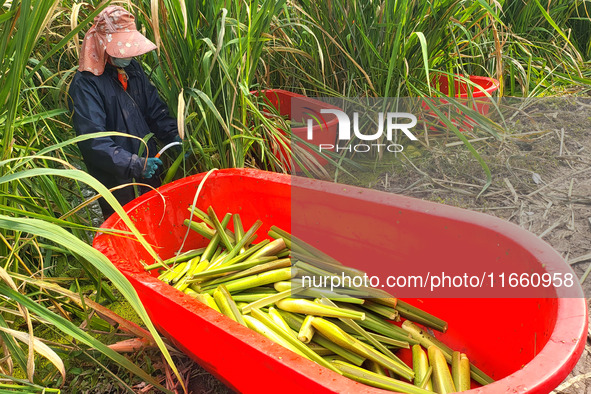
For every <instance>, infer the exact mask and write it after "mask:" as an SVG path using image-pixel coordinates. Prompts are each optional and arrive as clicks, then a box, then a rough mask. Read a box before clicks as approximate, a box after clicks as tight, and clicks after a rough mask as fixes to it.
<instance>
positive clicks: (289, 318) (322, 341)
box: [277, 310, 365, 365]
mask: <svg viewBox="0 0 591 394" xmlns="http://www.w3.org/2000/svg"><path fill="white" fill-rule="evenodd" d="M277 312H278V313H279V314H280V315H281V317H283V319H284V321H285V322H286V323H287V324H288V325H289V327H291V329H292V330H293V331H296V332H299V331H300V329H301V327H302V324H303V323H304V318H303V317H300V316H299V315H296V314H294V313H291V312H286V311H282V310H277ZM296 338H297V336H296ZM312 343H317V344H318V345H320V346H323V347H325V348H327V349H329V350H331V351H332V352H334V353H335V354H338V355H339V356H341V357H343V358H344V359H346V360H348V361H350V362H352V363H353V364H355V365H361V364H363V361H365V357H361V356H360V355H358V354H357V353H353V352H351V351H349V350H347V349H345V348H342V347H341V346H339V345H337V344H336V343H334V342H331V341H330V340H329V339H328V338H326V337H325V336H323V335H322V334H320V333H318V332H317V333H316V334H315V335H314V340H313V341H312Z"/></svg>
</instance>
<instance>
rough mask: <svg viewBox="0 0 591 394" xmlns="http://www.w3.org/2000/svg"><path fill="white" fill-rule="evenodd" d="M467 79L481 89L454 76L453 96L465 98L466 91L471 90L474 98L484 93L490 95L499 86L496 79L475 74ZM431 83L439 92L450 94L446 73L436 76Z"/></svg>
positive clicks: (468, 95)
mask: <svg viewBox="0 0 591 394" xmlns="http://www.w3.org/2000/svg"><path fill="white" fill-rule="evenodd" d="M469 79H470V82H472V83H474V84H476V85H478V86H479V87H480V88H482V89H479V88H477V87H474V86H472V85H470V84H468V83H467V82H465V81H462V80H460V79H459V78H457V77H455V78H454V92H455V97H458V98H465V99H467V98H469V97H470V94H469V93H468V92H471V95H472V97H475V98H477V97H487V96H486V93H488V94H489V95H491V96H492V94H493V93H494V92H496V91H497V90H498V89H499V86H500V85H499V81H497V80H496V79H494V78H489V77H478V76H476V75H470V76H469ZM433 83H434V85H435V86H436V88H437V90H439V91H440V92H441V93H443V94H446V95H449V94H450V90H449V80H448V77H447V75H439V76H438V77H437V78H436V80H435V81H433ZM483 90H484V91H483ZM484 92H486V93H484Z"/></svg>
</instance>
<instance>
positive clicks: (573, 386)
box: [368, 97, 591, 394]
mask: <svg viewBox="0 0 591 394" xmlns="http://www.w3.org/2000/svg"><path fill="white" fill-rule="evenodd" d="M590 104H591V100H588V99H581V98H573V97H570V98H561V99H558V100H548V101H546V100H544V101H539V102H536V103H534V104H532V105H530V106H528V107H527V108H526V109H525V110H524V111H523V112H515V111H512V112H508V113H507V114H506V120H507V124H506V133H505V134H503V135H502V136H501V140H497V139H493V138H488V139H481V140H478V141H474V142H473V146H474V147H475V148H476V149H477V151H478V152H479V154H480V155H481V156H482V158H483V159H484V161H485V162H486V163H487V164H488V166H489V168H490V170H491V173H492V184H491V185H490V187H489V188H488V189H487V190H486V191H485V192H484V193H482V194H481V195H479V193H480V192H481V190H482V187H483V185H484V183H485V181H484V180H485V179H486V178H485V175H484V171H483V170H482V168H481V167H480V165H479V164H478V163H477V161H476V160H475V159H474V158H473V157H472V156H471V155H470V153H469V152H468V151H467V149H466V148H465V147H464V146H463V145H461V144H460V145H457V144H456V143H455V141H457V138H451V136H446V135H444V134H439V135H432V136H431V139H430V142H429V146H428V147H427V146H426V144H423V146H422V147H419V148H418V149H410V150H408V149H407V150H405V152H406V154H403V155H401V157H400V158H399V159H400V160H398V161H396V162H395V163H392V164H391V168H389V169H384V170H383V171H382V172H381V173H380V175H379V177H377V178H376V179H375V180H374V181H373V184H372V185H368V186H371V187H373V188H375V189H380V190H384V191H387V192H392V193H399V194H404V195H407V196H412V197H418V198H422V199H427V200H431V201H436V202H440V203H443V204H449V205H454V206H458V207H462V208H466V209H470V210H475V211H480V212H485V213H487V214H490V215H494V216H497V217H500V218H502V219H505V220H508V221H511V222H513V223H515V224H517V225H519V226H521V227H522V228H524V229H527V230H529V231H531V232H533V233H534V234H537V235H538V236H539V237H540V238H542V239H543V240H545V241H546V242H548V243H549V244H550V245H551V246H552V247H554V249H556V250H557V251H558V252H559V253H560V254H561V255H562V256H563V257H564V259H565V260H566V261H567V262H568V263H569V264H571V267H572V268H573V270H574V272H575V273H576V275H577V276H578V277H579V278H580V280H582V281H583V283H582V285H583V289H584V291H585V294H586V297H587V298H589V297H591V278H587V275H588V274H589V272H590V271H591V105H590ZM482 137H483V136H482V135H475V136H473V137H472V138H474V139H478V138H482ZM485 137H486V136H485ZM423 141H425V138H424V136H423ZM588 304H589V299H588ZM590 344H591V342H589V340H588V342H587V345H586V349H585V351H584V353H583V355H582V357H581V359H580V361H579V362H578V364H577V365H576V367H575V368H574V370H573V371H572V373H571V374H570V375H569V376H568V378H567V379H566V380H565V381H564V382H563V383H562V384H561V385H560V386H559V387H558V388H557V389H556V390H555V392H556V393H565V394H574V393H590V394H591V346H590Z"/></svg>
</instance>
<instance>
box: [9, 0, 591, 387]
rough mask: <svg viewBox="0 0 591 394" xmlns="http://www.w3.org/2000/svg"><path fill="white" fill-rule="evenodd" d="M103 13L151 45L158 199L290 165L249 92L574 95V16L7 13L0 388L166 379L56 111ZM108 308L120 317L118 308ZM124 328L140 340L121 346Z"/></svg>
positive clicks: (13, 6)
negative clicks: (493, 86)
mask: <svg viewBox="0 0 591 394" xmlns="http://www.w3.org/2000/svg"><path fill="white" fill-rule="evenodd" d="M108 4H120V5H123V6H125V7H128V8H129V9H130V11H132V12H133V13H134V14H135V15H136V20H137V23H138V29H140V30H141V31H143V32H145V34H146V36H147V37H149V38H150V39H151V40H152V41H154V42H155V43H156V44H157V45H158V50H157V51H153V52H152V53H149V54H147V55H144V56H143V57H142V58H141V59H139V60H141V62H142V64H143V66H144V68H145V70H146V72H147V73H148V74H149V76H150V78H151V80H152V81H153V83H154V84H155V85H156V86H157V88H158V90H159V92H160V94H161V97H162V98H163V99H164V100H165V101H166V102H167V103H168V105H169V107H170V111H171V113H172V114H173V115H174V116H175V117H177V118H178V120H179V124H180V125H182V127H183V132H184V135H185V139H186V142H185V149H186V150H187V151H189V152H191V155H190V156H189V158H188V159H186V160H184V159H183V158H182V157H179V159H177V160H176V161H177V163H176V164H175V165H173V162H174V161H175V158H172V157H168V158H165V160H166V168H172V170H171V171H169V172H168V173H167V174H165V179H164V181H165V182H167V181H170V180H172V179H178V178H180V177H183V176H187V175H190V174H195V173H199V172H203V171H207V170H209V169H212V168H228V167H255V168H261V169H266V170H272V171H279V172H287V171H288V168H286V167H285V165H284V164H283V163H282V161H281V160H280V159H279V158H278V157H276V156H275V155H274V154H273V153H274V152H276V151H277V147H278V144H279V145H282V146H283V147H284V148H285V149H288V150H289V138H288V137H286V136H284V135H283V134H282V133H280V132H279V131H278V128H281V127H283V128H284V129H288V125H286V123H285V119H282V118H281V117H269V116H268V115H267V113H268V112H269V111H272V109H270V108H269V107H268V105H267V104H265V103H264V102H263V100H261V99H260V98H258V97H257V96H256V95H255V94H253V93H251V92H253V91H257V90H261V89H270V88H279V89H285V90H289V91H293V92H297V93H301V94H304V95H307V96H330V97H398V96H410V97H421V96H437V95H441V94H440V93H438V92H437V90H436V89H435V88H434V87H433V86H432V84H431V81H432V80H433V79H432V78H433V76H434V75H448V76H451V75H454V74H456V75H461V76H468V75H480V76H489V77H493V78H496V79H497V80H499V81H500V83H501V85H500V89H499V90H498V92H497V95H498V96H519V97H545V96H556V95H567V94H568V95H588V92H589V89H590V88H591V18H590V12H591V3H590V2H589V1H588V0H506V1H505V0H478V1H467V0H433V1H422V0H383V1H354V0H332V1H323V2H316V1H311V0H247V1H221V0H211V1H205V0H202V1H184V0H180V1H179V0H161V1H158V0H151V1H147V0H143V1H139V2H127V1H118V2H115V1H112V2H109V1H107V2H98V1H88V2H74V1H72V0H62V1H46V0H12V1H8V2H6V3H5V4H4V5H3V6H1V7H0V101H1V102H2V107H1V108H0V129H1V132H0V155H1V157H0V277H1V279H2V280H1V281H0V294H2V296H3V297H2V299H1V300H0V340H1V350H0V389H3V388H6V389H11V390H13V391H16V392H19V391H20V392H43V390H45V391H46V392H52V391H51V390H54V389H59V388H60V387H62V388H64V391H65V392H68V393H76V392H93V391H92V388H93V387H99V386H97V385H102V384H103V383H104V382H109V383H108V384H110V385H111V387H112V388H113V390H122V391H124V390H127V391H131V392H133V391H134V389H133V386H134V385H137V384H138V383H140V382H147V383H148V384H152V385H154V386H155V387H158V388H160V389H161V390H164V387H163V386H162V384H163V383H162V381H161V380H158V379H157V377H158V376H163V375H164V371H165V368H171V369H170V371H172V375H174V374H175V373H178V372H177V369H178V368H176V367H175V366H174V365H175V364H174V363H173V359H172V357H173V355H171V354H170V353H171V352H170V351H168V350H166V349H165V347H164V344H163V342H162V340H161V339H160V338H159V337H158V335H157V334H156V331H155V329H154V327H153V326H152V325H151V323H150V322H149V319H148V317H147V315H146V313H145V311H144V309H143V307H142V306H141V303H140V302H139V300H138V299H137V296H136V295H135V293H134V292H133V291H132V289H131V287H130V284H129V283H128V282H127V281H126V280H125V279H124V278H123V276H122V275H121V274H119V273H118V271H116V270H115V269H114V268H113V267H112V266H111V264H110V263H109V262H108V261H107V260H106V259H105V258H104V257H103V256H102V254H100V253H98V252H97V251H95V250H94V249H92V248H91V247H90V246H89V245H90V243H91V240H92V237H93V235H94V233H95V232H96V230H97V228H96V227H97V225H98V224H100V219H99V218H98V217H97V213H96V210H95V209H93V204H96V203H95V201H96V199H97V198H98V196H104V197H105V198H107V199H108V200H109V201H111V202H112V203H113V205H114V206H115V207H116V210H117V211H118V212H119V213H120V214H121V216H122V217H124V218H126V220H127V223H128V225H129V228H130V229H131V231H132V232H134V231H135V234H136V235H137V236H138V238H140V239H141V240H143V238H142V236H141V234H139V233H138V232H137V230H135V227H134V226H133V223H132V222H131V221H130V220H129V219H128V218H127V217H126V215H125V214H124V212H123V210H122V208H121V207H120V206H119V205H118V204H117V202H116V200H115V199H114V198H113V197H112V195H111V193H110V192H109V191H108V190H107V189H106V188H104V186H102V185H101V184H100V183H98V182H97V181H96V180H95V179H93V178H92V177H90V176H89V175H88V174H87V173H86V172H85V170H84V165H83V163H82V160H81V155H80V152H79V150H78V148H77V146H76V142H77V141H79V140H80V138H79V137H78V138H77V137H76V135H75V133H74V131H73V129H72V126H71V121H70V114H69V112H68V110H67V90H68V86H69V83H70V82H71V80H72V77H73V75H74V73H75V72H76V69H77V62H78V52H79V50H80V45H81V42H82V38H83V36H84V33H85V32H86V30H87V29H88V28H89V27H90V25H91V23H92V20H93V18H94V17H95V16H96V15H97V14H98V13H99V12H100V11H101V10H102V9H103V8H104V7H105V6H106V5H108ZM113 132H116V130H105V133H107V135H109V134H112V133H113ZM85 138H89V137H85ZM465 148H466V149H470V145H469V143H467V142H465ZM473 153H474V155H473V159H474V160H475V161H477V162H479V163H480V165H481V166H483V168H486V162H485V161H484V160H482V159H481V158H480V157H479V156H478V153H476V151H474V152H473ZM486 169H487V171H488V175H489V177H490V170H488V168H486ZM144 246H145V247H147V248H149V245H148V244H147V243H145V241H144ZM154 254H155V252H154ZM155 258H157V257H155ZM122 301H125V303H126V304H125V305H128V306H129V307H125V308H120V307H117V305H119V304H120V303H121V302H122ZM129 319H132V320H134V319H135V320H136V321H137V323H140V324H142V325H143V326H144V327H145V328H146V330H148V331H146V330H144V329H142V330H141V331H134V330H133V329H132V330H131V334H130V333H129V332H130V331H129V327H130V326H132V325H130V324H129V323H128V320H129ZM122 327H127V331H126V330H121V328H122ZM132 327H135V326H132ZM148 332H151V333H152V335H154V337H155V338H156V342H155V344H154V346H155V347H156V350H154V349H152V350H146V351H142V352H136V353H134V354H133V356H131V357H124V356H122V355H120V354H119V353H117V352H115V351H113V350H112V349H110V348H109V347H107V345H109V344H112V343H115V342H118V341H119V340H121V339H127V338H128V337H136V336H138V335H140V334H139V333H141V335H144V336H148V335H149V334H147V333H148ZM43 343H45V344H47V345H48V346H44V345H43ZM158 346H159V347H160V349H162V352H160V351H159V350H157V349H158ZM162 355H164V356H162ZM165 364H167V365H170V367H165V366H164V365H165ZM89 371H91V372H89ZM105 384H106V383H105ZM101 387H102V386H101ZM105 390H106V389H105Z"/></svg>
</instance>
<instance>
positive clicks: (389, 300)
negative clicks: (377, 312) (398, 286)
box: [372, 297, 399, 308]
mask: <svg viewBox="0 0 591 394" xmlns="http://www.w3.org/2000/svg"><path fill="white" fill-rule="evenodd" d="M372 301H374V302H377V303H378V304H382V305H385V306H389V307H390V308H396V306H397V305H398V301H399V300H398V298H394V297H376V298H373V299H372Z"/></svg>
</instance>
